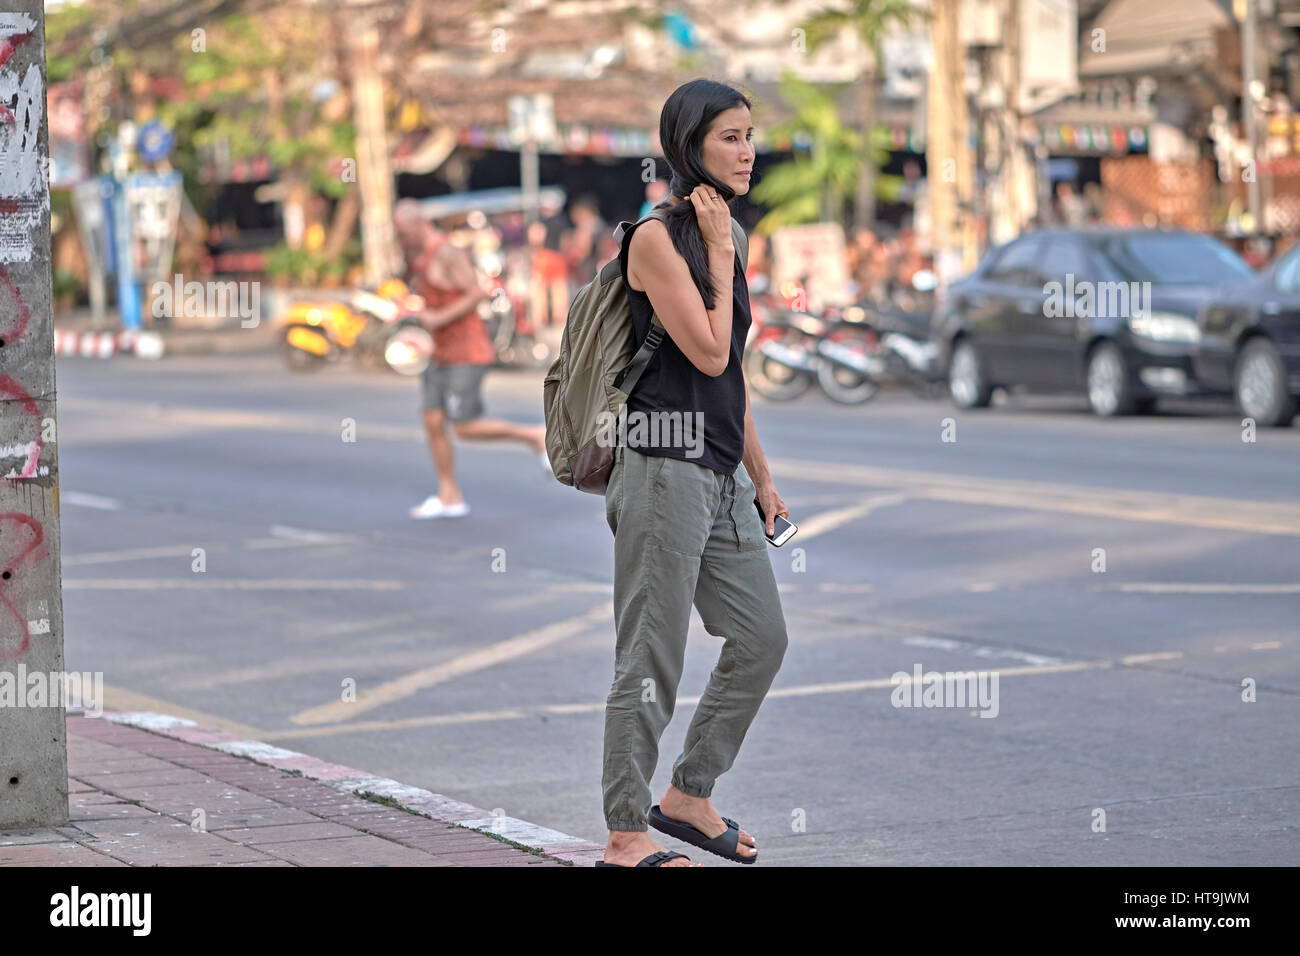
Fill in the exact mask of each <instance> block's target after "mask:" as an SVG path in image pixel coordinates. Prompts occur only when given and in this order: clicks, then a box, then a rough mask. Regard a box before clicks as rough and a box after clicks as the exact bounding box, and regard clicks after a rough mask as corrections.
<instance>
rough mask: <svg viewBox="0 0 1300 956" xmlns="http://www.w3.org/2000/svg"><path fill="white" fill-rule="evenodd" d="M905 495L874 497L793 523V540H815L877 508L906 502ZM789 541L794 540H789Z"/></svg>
mask: <svg viewBox="0 0 1300 956" xmlns="http://www.w3.org/2000/svg"><path fill="white" fill-rule="evenodd" d="M906 500H907V495H892V494H891V495H876V496H874V497H872V498H867V499H866V500H864V501H861V502H859V503H858V504H856V505H849V506H848V507H846V508H836V509H835V510H833V511H823V512H821V513H819V514H815V515H813V516H812V517H811V518H804V519H803V520H802V521H797V522H795V523H796V524H797V525H798V526H799V530H798V531H797V532H796V533H795V538H798V539H799V540H800V541H807V540H808V539H809V538H815V537H817V536H818V535H819V534H825V533H826V532H827V531H834V530H835V529H836V528H838V527H840V526H842V525H845V524H848V523H849V522H850V521H855V520H856V519H858V518H861V517H863V516H865V515H868V514H870V513H871V512H873V511H875V510H876V509H877V508H884V507H887V506H888V505H896V504H899V503H900V502H903V501H906ZM790 540H791V541H793V540H794V538H791V539H790Z"/></svg>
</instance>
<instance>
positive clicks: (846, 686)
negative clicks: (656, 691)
mask: <svg viewBox="0 0 1300 956" xmlns="http://www.w3.org/2000/svg"><path fill="white" fill-rule="evenodd" d="M1112 666H1113V663H1112V662H1111V661H1075V662H1070V663H1064V664H1055V665H1051V666H1044V667H1000V668H998V669H997V672H998V677H999V679H1001V678H1002V677H1022V676H1032V675H1035V674H1061V673H1068V672H1071V671H1084V670H1104V669H1106V668H1109V667H1112ZM909 679H910V678H909ZM894 686H896V684H895V683H894V679H893V678H892V677H882V678H875V679H871V680H859V681H839V682H836V683H827V684H805V685H802V686H799V687H783V688H781V689H779V690H771V691H768V693H767V696H768V697H769V698H774V697H775V698H779V697H805V696H810V695H814V694H839V693H850V692H853V691H860V690H884V689H886V688H891V687H894ZM699 702H700V698H699V697H686V696H684V695H683V696H679V697H678V698H677V706H678V707H689V706H693V705H695V704H698V703H699ZM344 706H346V705H344ZM604 709H605V702H604V701H601V702H600V703H589V704H544V705H540V706H536V707H508V708H503V709H499V710H478V711H467V712H462V713H458V714H435V715H431V716H427V717H408V718H405V719H402V720H372V721H364V722H361V723H356V724H335V725H333V726H328V727H310V728H303V729H300V730H280V731H273V732H271V733H269V734H266V735H265V737H264V738H263V739H266V740H292V739H297V738H302V737H327V736H333V735H335V734H350V733H363V732H368V731H385V730H402V729H405V728H410V727H438V726H448V725H455V724H468V723H483V722H491V721H495V720H523V719H525V718H536V717H539V716H546V715H556V716H558V715H563V714H595V713H600V712H601V711H603V710H604Z"/></svg>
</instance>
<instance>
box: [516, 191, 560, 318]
mask: <svg viewBox="0 0 1300 956" xmlns="http://www.w3.org/2000/svg"><path fill="white" fill-rule="evenodd" d="M568 227H569V219H568V217H567V216H565V215H564V213H563V212H562V211H561V210H560V207H559V205H558V204H556V203H555V202H554V201H553V200H551V199H545V200H543V201H542V206H541V209H540V217H539V218H538V220H537V221H536V222H533V223H531V224H530V225H529V226H528V229H527V231H526V233H525V235H526V236H527V240H528V249H529V251H530V253H531V268H530V269H529V273H530V279H529V293H528V298H529V308H530V311H531V313H532V317H533V325H534V327H535V328H537V329H549V328H556V329H558V328H561V327H562V326H563V325H564V320H565V318H566V317H567V316H568V314H569V263H568V262H567V261H566V260H565V258H564V251H563V246H564V235H565V233H566V232H567V230H568ZM548 305H549V307H550V308H549V310H548V308H547V306H548Z"/></svg>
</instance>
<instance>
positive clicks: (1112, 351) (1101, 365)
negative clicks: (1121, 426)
mask: <svg viewBox="0 0 1300 956" xmlns="http://www.w3.org/2000/svg"><path fill="white" fill-rule="evenodd" d="M1088 404H1089V405H1090V406H1091V407H1092V410H1093V412H1094V413H1095V414H1097V415H1100V416H1101V417H1102V418H1114V417H1115V416H1116V415H1128V414H1131V413H1132V412H1133V410H1134V407H1135V406H1136V404H1137V402H1136V399H1135V398H1134V396H1133V385H1132V383H1131V382H1130V381H1129V375H1128V364H1127V363H1126V362H1125V361H1124V353H1123V352H1121V351H1120V350H1119V346H1118V345H1116V344H1115V343H1114V342H1102V343H1101V344H1100V345H1098V346H1097V347H1096V348H1095V349H1093V350H1092V354H1091V355H1090V356H1088Z"/></svg>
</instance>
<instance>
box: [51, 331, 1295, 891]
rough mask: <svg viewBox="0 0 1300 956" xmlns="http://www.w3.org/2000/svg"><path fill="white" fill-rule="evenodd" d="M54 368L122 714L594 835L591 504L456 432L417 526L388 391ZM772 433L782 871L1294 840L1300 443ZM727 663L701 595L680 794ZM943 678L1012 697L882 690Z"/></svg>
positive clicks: (493, 403) (740, 792) (385, 381)
mask: <svg viewBox="0 0 1300 956" xmlns="http://www.w3.org/2000/svg"><path fill="white" fill-rule="evenodd" d="M540 381H541V375H540V373H529V374H525V373H514V372H496V373H493V374H492V375H490V376H489V378H488V384H487V397H488V411H489V414H490V415H492V416H494V417H496V416H500V417H505V418H511V419H515V420H519V421H529V422H539V421H541V387H540ZM58 388H59V433H58V438H59V449H60V465H61V510H62V521H63V574H64V606H65V615H66V651H67V667H68V668H69V669H73V670H91V671H103V673H104V680H105V682H106V684H107V685H108V686H109V687H110V689H111V690H110V693H109V696H108V704H109V706H115V707H127V708H131V709H156V710H163V711H166V712H169V713H175V714H180V715H183V716H190V717H193V718H194V719H196V720H200V721H201V722H204V723H207V724H209V725H216V726H221V727H225V728H229V729H234V730H236V731H237V732H241V733H246V734H248V735H249V736H251V737H254V738H256V739H260V740H266V741H269V742H271V743H274V744H279V745H281V746H284V747H288V748H291V749H294V750H300V751H305V752H308V753H311V754H313V755H316V756H318V757H320V758H322V759H325V760H330V761H335V762H339V763H343V764H347V765H350V766H354V767H358V768H362V769H365V770H367V771H370V772H373V773H376V774H380V775H382V776H387V777H392V778H395V779H397V780H400V781H402V782H403V783H407V784H411V785H415V786H420V787H425V788H428V789H430V790H434V791H436V792H439V793H444V794H448V795H450V796H452V797H456V798H458V799H463V800H466V801H469V802H471V803H474V804H477V805H479V806H483V807H488V808H500V809H501V810H502V811H503V812H504V813H506V814H508V815H510V816H514V817H518V818H522V819H525V820H530V821H532V822H534V823H538V824H541V825H544V826H550V827H554V828H556V829H559V830H563V831H565V832H568V833H573V834H577V835H580V836H583V837H586V838H589V839H592V840H596V841H599V842H603V840H604V838H605V830H604V826H603V818H602V813H601V792H600V770H601V737H602V730H603V714H602V707H603V702H604V698H605V695H606V693H607V691H608V688H609V682H610V679H611V677H612V659H613V613H612V608H611V605H610V597H611V593H612V584H611V582H612V568H611V561H612V549H613V545H612V540H611V537H610V534H609V529H608V528H607V526H606V525H605V520H604V514H603V501H602V500H601V499H599V498H595V497H593V496H589V495H583V494H580V493H577V492H575V491H573V490H572V489H568V488H564V487H562V486H560V485H559V484H558V483H556V482H555V481H554V480H553V479H550V478H547V477H544V476H543V475H542V473H541V472H540V470H539V469H538V468H537V466H536V464H535V462H534V460H533V459H532V457H531V456H530V455H528V454H527V453H526V452H525V451H524V449H523V448H522V446H515V445H503V444H489V443H475V444H468V443H462V444H460V445H459V446H458V451H457V454H458V463H459V470H460V474H461V480H462V484H463V486H464V488H465V493H466V497H467V500H468V501H469V503H470V505H471V507H472V514H471V515H470V516H469V517H468V518H466V519H460V520H443V521H425V522H416V521H411V520H410V519H408V518H407V517H406V511H407V508H408V507H410V506H411V505H413V504H415V503H416V502H418V501H420V500H421V499H423V498H424V497H425V496H426V495H428V494H430V493H432V492H433V491H434V490H435V488H434V483H433V471H432V466H431V464H430V462H429V459H428V455H427V452H426V450H425V448H424V445H423V442H422V438H421V431H420V428H419V423H418V419H417V417H416V412H417V403H418V394H417V392H418V389H417V386H416V384H415V383H414V382H412V381H409V380H404V379H399V378H397V377H396V376H391V377H387V376H381V375H378V374H373V373H362V372H360V371H357V370H355V369H351V368H348V367H338V368H331V369H328V370H326V371H324V372H321V373H319V374H317V375H312V376H306V377H294V376H291V375H290V374H289V373H287V372H284V371H282V370H281V369H280V368H279V366H278V364H277V362H276V360H275V358H274V357H272V356H261V355H251V356H250V355H232V356H212V357H197V356H196V357H176V358H170V359H166V360H163V361H160V362H156V363H147V362H142V361H137V360H134V359H132V358H130V357H121V358H117V359H113V360H109V361H96V360H90V359H76V358H69V359H62V358H61V359H60V360H59V366H58ZM755 415H756V418H757V422H758V429H759V436H760V439H761V440H762V442H763V445H764V447H765V449H766V451H767V454H768V457H769V459H770V460H771V461H772V463H773V470H774V472H775V474H776V476H777V483H778V489H779V490H780V492H781V493H782V495H783V497H784V498H785V501H786V503H787V505H788V507H789V509H790V513H791V518H792V519H793V520H794V521H795V522H796V523H797V524H799V526H800V529H801V530H800V533H799V534H798V535H796V537H795V538H794V539H793V540H792V541H791V542H790V543H789V544H787V545H786V546H785V547H783V548H782V549H780V550H776V549H769V554H770V555H771V557H772V560H773V565H774V567H775V569H776V575H777V579H778V581H779V582H780V584H781V589H782V599H783V602H784V606H785V613H786V620H787V624H788V628H789V633H790V636H791V643H790V649H789V651H788V653H787V655H786V658H785V664H784V666H783V668H782V670H781V672H780V674H779V675H778V677H777V679H776V683H775V685H774V688H773V692H772V694H771V695H770V697H769V698H768V700H767V701H766V702H765V704H764V706H763V709H762V710H761V711H760V713H759V715H758V718H757V719H756V720H755V722H754V725H753V727H752V728H751V731H750V734H749V737H748V739H747V740H746V743H745V746H744V748H743V750H742V751H741V753H740V757H739V759H738V760H737V762H736V765H735V767H734V768H733V769H732V770H731V772H729V773H728V774H726V775H724V776H723V777H722V778H721V779H720V780H719V782H718V784H717V787H716V789H715V791H714V795H713V796H714V802H715V804H716V805H717V807H718V808H719V809H720V811H721V812H722V813H724V814H726V815H728V816H731V817H734V818H736V819H738V820H739V821H740V822H741V824H742V825H743V826H744V827H745V828H746V829H748V830H749V831H750V832H752V833H755V834H756V836H757V837H758V840H759V845H760V847H761V848H762V858H763V859H764V860H767V861H770V862H772V863H782V864H795V865H808V866H816V865H825V864H863V865H870V864H904V865H907V864H929V865H934V864H956V865H973V864H982V865H989V864H993V865H998V864H1044V865H1055V864H1085V865H1134V864H1154V865H1165V864H1175V865H1181V864H1225V865H1242V864H1265V863H1267V864H1287V863H1289V864H1295V863H1297V862H1300V832H1298V831H1297V820H1298V819H1300V755H1298V753H1297V738H1296V727H1297V725H1298V723H1300V719H1298V718H1300V642H1298V641H1297V624H1296V622H1297V618H1298V617H1300V614H1298V612H1300V574H1298V573H1297V569H1300V429H1279V430H1262V431H1260V432H1259V433H1258V435H1257V440H1256V441H1255V442H1253V443H1247V442H1243V441H1242V437H1241V436H1242V428H1241V423H1240V416H1238V415H1235V414H1233V412H1232V409H1231V408H1230V407H1228V406H1226V405H1209V406H1204V405H1191V404H1187V405H1177V406H1175V407H1173V408H1170V409H1168V410H1164V411H1162V412H1161V413H1160V414H1157V415H1154V416H1144V417H1135V418H1129V419H1124V420H1117V421H1099V420H1096V419H1094V418H1093V417H1092V416H1090V415H1089V414H1088V413H1087V411H1086V410H1085V406H1084V402H1083V400H1082V399H1081V398H1080V399H1073V398H1063V399H1062V398H1014V399H1012V400H1010V401H1009V402H1008V403H1006V404H1004V405H1002V406H1001V407H998V408H994V409H991V410H986V411H982V412H958V411H957V410H955V409H954V408H952V407H951V406H950V405H949V404H948V403H946V402H925V401H921V400H919V399H916V398H912V397H909V396H906V395H884V396H881V397H880V398H878V399H877V400H876V401H875V402H873V403H871V404H870V405H868V406H864V407H858V408H841V407H837V406H834V405H832V404H831V403H829V402H827V401H825V400H824V399H823V398H822V397H821V396H819V395H816V394H810V395H808V396H805V398H803V399H801V400H799V401H797V402H794V403H790V404H784V405H775V404H771V403H766V402H763V401H761V400H759V399H758V398H757V397H755ZM945 419H951V420H952V422H951V425H952V426H953V428H955V439H956V440H955V441H945V440H944V437H945V424H946V423H945V421H944V420H945ZM345 420H352V421H353V422H355V437H356V440H355V441H345V440H344V438H343V435H344V429H345V428H346V421H345ZM951 431H952V429H949V432H950V436H949V437H952V435H951ZM199 548H201V549H203V552H202V560H203V562H204V565H203V566H204V570H202V571H201V572H200V571H196V570H194V567H195V562H196V560H197V559H196V557H195V549H199ZM796 549H801V550H796ZM1099 549H1100V550H1099ZM1103 552H1104V570H1101V569H1100V568H1101V564H1100V561H1101V560H1102V555H1103ZM720 646H721V639H719V638H717V637H713V636H711V635H709V634H707V633H706V632H705V631H704V630H703V628H702V627H701V626H700V623H699V620H698V617H695V616H693V617H692V625H691V634H690V645H689V648H688V651H687V662H686V671H685V676H684V678H683V681H682V685H681V688H680V693H681V697H680V698H679V701H678V708H677V712H676V714H675V716H674V718H673V722H672V724H671V725H670V726H669V728H668V730H667V732H666V733H665V735H664V739H663V743H662V750H661V755H660V769H659V772H658V774H657V776H656V781H655V791H654V795H655V798H656V802H657V799H658V796H659V795H660V794H661V793H662V792H663V789H664V788H665V787H666V786H667V783H668V779H669V774H670V769H671V764H672V760H673V758H674V757H675V756H676V755H677V753H678V751H679V748H680V746H681V741H682V738H683V735H684V733H685V729H686V725H687V723H688V722H689V719H690V716H691V713H692V712H693V709H694V705H695V703H696V700H697V699H698V695H699V694H700V692H701V691H702V690H703V688H704V684H705V682H706V680H707V677H708V673H709V670H710V668H711V667H712V665H713V663H714V661H715V660H716V657H717V653H718V650H719V648H720ZM916 667H920V668H921V669H922V670H923V671H925V672H929V671H939V672H958V671H979V672H983V673H984V674H985V675H986V676H988V677H989V678H990V679H991V678H992V676H993V675H996V676H997V680H998V684H997V713H996V717H993V718H992V719H984V718H981V717H979V716H978V709H973V708H971V707H969V706H966V707H896V706H894V705H893V703H892V701H891V697H892V696H893V691H894V687H893V686H892V684H891V680H890V678H891V675H893V674H895V673H896V672H899V671H903V672H906V673H908V674H911V673H913V671H914V669H915V668H916ZM347 681H355V686H356V689H357V694H358V697H357V700H356V701H355V702H352V703H344V702H342V701H341V699H340V698H341V693H342V688H343V686H344V684H345V682H347ZM1244 681H1245V682H1247V683H1249V684H1251V685H1252V686H1253V687H1254V693H1255V695H1256V700H1254V701H1253V702H1246V701H1243V682H1244ZM982 709H983V710H984V711H985V712H990V711H991V708H990V707H984V708H982ZM1102 812H1104V821H1105V829H1104V831H1101V830H1099V829H1098V821H1099V820H1101V818H1102ZM665 840H666V845H668V846H669V847H670V848H672V849H678V850H681V849H684V847H682V846H681V845H680V844H677V843H675V842H674V841H668V840H667V838H665ZM709 860H711V861H713V862H714V863H717V864H718V865H722V866H726V865H729V864H726V863H723V862H722V861H719V860H717V859H716V858H712V857H709V858H706V862H708V861H709Z"/></svg>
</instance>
